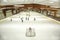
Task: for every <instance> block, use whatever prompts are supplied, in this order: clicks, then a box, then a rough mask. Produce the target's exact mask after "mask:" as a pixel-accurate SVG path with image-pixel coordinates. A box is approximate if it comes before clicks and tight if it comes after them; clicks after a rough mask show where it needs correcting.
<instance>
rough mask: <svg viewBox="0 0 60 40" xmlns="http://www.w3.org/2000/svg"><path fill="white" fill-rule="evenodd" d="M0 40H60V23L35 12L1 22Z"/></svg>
mask: <svg viewBox="0 0 60 40" xmlns="http://www.w3.org/2000/svg"><path fill="white" fill-rule="evenodd" d="M0 40H60V22H58V21H56V20H54V19H52V18H49V17H46V16H44V15H42V14H40V13H38V12H35V11H22V12H20V13H18V14H16V15H13V16H10V17H7V18H5V19H2V20H0Z"/></svg>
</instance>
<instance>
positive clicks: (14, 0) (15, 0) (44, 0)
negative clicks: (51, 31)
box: [1, 0, 60, 8]
mask: <svg viewBox="0 0 60 40" xmlns="http://www.w3.org/2000/svg"><path fill="white" fill-rule="evenodd" d="M4 1H5V2H4ZM4 1H3V0H2V3H1V4H25V3H37V4H45V5H50V6H51V7H57V8H58V7H60V5H59V0H7V1H6V0H4ZM52 2H53V3H52Z"/></svg>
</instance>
